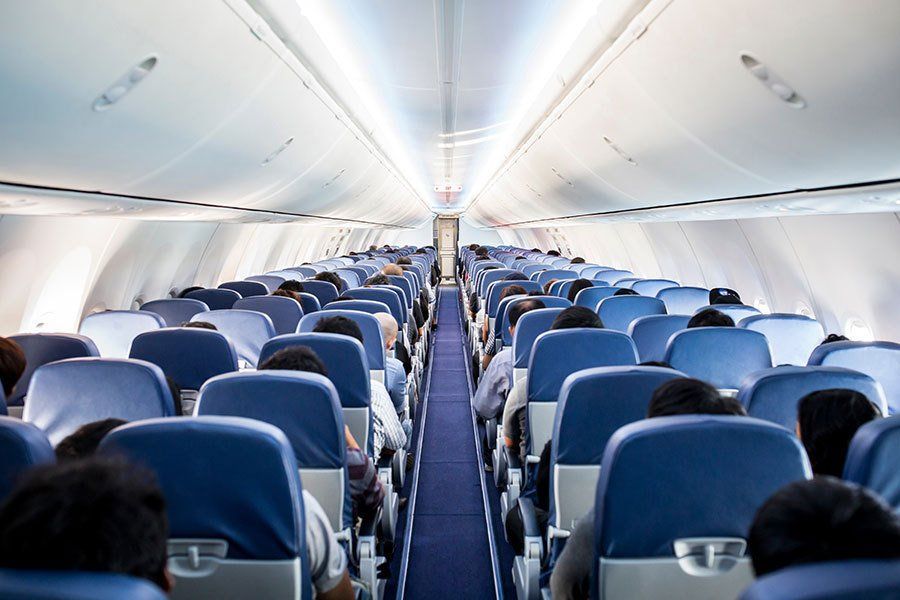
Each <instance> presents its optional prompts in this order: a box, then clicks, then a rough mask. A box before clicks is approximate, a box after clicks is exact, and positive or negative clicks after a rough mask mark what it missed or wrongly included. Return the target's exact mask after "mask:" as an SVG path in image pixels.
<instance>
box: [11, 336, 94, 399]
mask: <svg viewBox="0 0 900 600" xmlns="http://www.w3.org/2000/svg"><path fill="white" fill-rule="evenodd" d="M9 339H10V340H12V341H14V342H15V343H17V344H18V345H19V347H20V348H22V352H24V353H25V371H23V372H22V376H21V377H19V381H18V382H16V387H15V388H13V392H12V394H10V397H9V398H7V404H9V405H10V406H23V405H24V399H25V394H27V393H28V386H29V384H30V382H31V377H32V375H34V372H35V371H37V370H38V368H39V367H41V366H42V365H46V364H47V363H51V362H55V361H57V360H64V359H66V358H86V357H89V356H100V352H99V351H98V350H97V346H96V345H95V344H94V342H93V341H91V339H90V338H87V337H85V336H83V335H75V334H71V333H20V334H17V335H11V336H9Z"/></svg>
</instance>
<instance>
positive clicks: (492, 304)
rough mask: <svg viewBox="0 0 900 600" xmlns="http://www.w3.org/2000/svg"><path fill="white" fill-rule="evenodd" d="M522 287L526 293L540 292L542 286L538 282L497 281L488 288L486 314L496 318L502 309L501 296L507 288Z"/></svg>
mask: <svg viewBox="0 0 900 600" xmlns="http://www.w3.org/2000/svg"><path fill="white" fill-rule="evenodd" d="M513 285H520V286H521V287H522V288H523V289H524V290H525V291H526V292H533V291H540V289H541V286H540V285H539V284H538V283H537V282H536V281H495V282H494V283H492V284H491V285H489V286H488V289H487V301H486V302H485V312H486V314H487V316H488V317H496V316H497V311H498V309H499V308H500V296H501V295H502V294H503V290H505V289H506V288H508V287H510V286H513Z"/></svg>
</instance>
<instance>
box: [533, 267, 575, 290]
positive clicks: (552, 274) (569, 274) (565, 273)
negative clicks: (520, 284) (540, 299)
mask: <svg viewBox="0 0 900 600" xmlns="http://www.w3.org/2000/svg"><path fill="white" fill-rule="evenodd" d="M551 279H578V273H576V272H575V271H569V270H568V269H547V270H546V271H540V272H538V273H535V274H533V275H532V276H531V280H532V281H537V282H538V283H539V284H540V285H541V286H544V285H546V284H547V282H548V281H550V280H551Z"/></svg>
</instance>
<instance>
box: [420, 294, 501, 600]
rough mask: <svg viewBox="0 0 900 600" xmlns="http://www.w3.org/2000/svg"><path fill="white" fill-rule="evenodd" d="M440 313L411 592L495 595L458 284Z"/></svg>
mask: <svg viewBox="0 0 900 600" xmlns="http://www.w3.org/2000/svg"><path fill="white" fill-rule="evenodd" d="M437 310H438V316H439V323H440V326H439V327H438V330H437V335H436V337H435V341H434V355H433V358H432V360H433V365H432V371H431V382H430V386H429V393H428V398H427V400H426V405H425V410H424V411H423V412H424V414H425V418H424V432H423V439H422V450H421V456H420V464H419V473H418V485H417V490H416V497H415V504H414V506H413V507H412V508H413V510H414V513H413V523H412V538H411V541H410V545H409V563H408V565H407V572H406V589H405V593H404V596H405V597H406V598H411V599H412V598H489V597H493V596H494V595H495V592H494V572H493V565H492V561H491V550H490V544H489V541H488V530H487V525H486V520H485V514H484V497H483V492H482V487H481V470H480V465H479V464H478V457H477V454H476V446H475V436H474V433H473V429H472V412H471V404H470V402H469V389H468V379H467V376H466V361H465V358H464V353H463V332H462V325H461V323H460V313H459V310H460V304H459V297H458V295H457V289H456V287H455V286H452V285H446V286H441V288H440V292H439V305H438V309H437Z"/></svg>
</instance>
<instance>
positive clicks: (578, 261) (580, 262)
mask: <svg viewBox="0 0 900 600" xmlns="http://www.w3.org/2000/svg"><path fill="white" fill-rule="evenodd" d="M570 264H573V265H583V264H584V259H583V258H581V257H580V256H576V257H575V258H573V259H572V260H571V261H570Z"/></svg>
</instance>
